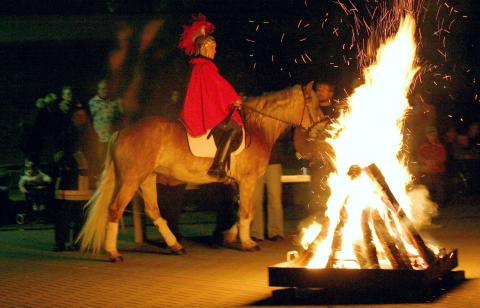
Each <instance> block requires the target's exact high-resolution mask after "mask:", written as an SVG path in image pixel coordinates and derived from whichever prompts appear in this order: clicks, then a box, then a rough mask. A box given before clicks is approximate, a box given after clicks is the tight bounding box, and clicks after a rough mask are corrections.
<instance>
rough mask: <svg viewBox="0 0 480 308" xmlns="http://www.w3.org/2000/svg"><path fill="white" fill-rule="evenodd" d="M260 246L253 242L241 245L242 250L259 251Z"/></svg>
mask: <svg viewBox="0 0 480 308" xmlns="http://www.w3.org/2000/svg"><path fill="white" fill-rule="evenodd" d="M259 250H260V246H259V245H257V244H255V245H248V246H243V245H242V251H259Z"/></svg>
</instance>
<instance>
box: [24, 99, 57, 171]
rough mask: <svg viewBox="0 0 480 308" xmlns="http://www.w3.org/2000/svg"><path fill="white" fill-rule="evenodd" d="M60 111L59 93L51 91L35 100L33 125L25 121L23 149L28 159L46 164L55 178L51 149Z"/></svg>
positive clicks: (47, 169)
mask: <svg viewBox="0 0 480 308" xmlns="http://www.w3.org/2000/svg"><path fill="white" fill-rule="evenodd" d="M57 112H58V101H57V95H56V94H54V93H50V94H48V95H46V96H45V97H43V98H39V99H37V101H36V102H35V112H34V118H33V123H32V125H31V126H30V125H26V124H25V123H23V136H22V138H21V145H20V147H21V149H22V151H23V152H24V154H25V156H26V157H27V160H29V161H31V162H34V163H35V164H40V162H43V163H45V164H46V173H47V174H49V175H50V176H51V177H53V178H55V174H54V170H55V167H54V163H53V160H52V159H53V156H52V155H50V153H49V151H50V150H51V149H52V146H53V143H54V142H53V138H52V134H51V133H50V132H52V131H53V130H55V118H56V113H57Z"/></svg>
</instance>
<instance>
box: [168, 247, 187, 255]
mask: <svg viewBox="0 0 480 308" xmlns="http://www.w3.org/2000/svg"><path fill="white" fill-rule="evenodd" d="M171 250H172V254H173V255H176V256H181V255H184V254H186V253H187V251H186V250H185V248H181V249H177V250H174V249H171Z"/></svg>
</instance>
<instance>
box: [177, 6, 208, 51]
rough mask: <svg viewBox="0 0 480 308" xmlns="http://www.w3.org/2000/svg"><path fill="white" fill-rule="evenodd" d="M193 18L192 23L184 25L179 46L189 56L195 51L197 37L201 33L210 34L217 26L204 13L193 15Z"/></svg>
mask: <svg viewBox="0 0 480 308" xmlns="http://www.w3.org/2000/svg"><path fill="white" fill-rule="evenodd" d="M192 19H193V23H192V25H190V26H189V25H184V26H183V33H182V36H181V38H180V42H179V43H178V47H179V48H181V49H183V50H184V51H185V53H186V54H187V55H189V56H191V55H193V54H194V53H195V39H196V38H197V37H199V36H200V35H210V34H212V33H213V31H214V30H215V26H214V25H213V24H212V23H211V22H209V21H208V20H207V18H206V17H205V15H203V14H202V13H198V15H193V16H192Z"/></svg>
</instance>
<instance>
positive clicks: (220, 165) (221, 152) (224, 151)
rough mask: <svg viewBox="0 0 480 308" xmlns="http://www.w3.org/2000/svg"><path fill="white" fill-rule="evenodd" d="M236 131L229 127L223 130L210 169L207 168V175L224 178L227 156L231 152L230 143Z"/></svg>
mask: <svg viewBox="0 0 480 308" xmlns="http://www.w3.org/2000/svg"><path fill="white" fill-rule="evenodd" d="M237 134H238V132H237V130H235V129H229V130H227V131H225V132H224V136H222V138H221V141H220V142H219V143H218V145H217V152H216V153H215V157H214V158H213V163H212V166H211V167H210V169H208V175H211V176H213V177H216V178H220V179H224V178H225V177H226V176H227V174H226V172H225V167H226V165H227V160H228V157H229V156H230V153H231V152H232V143H233V140H234V139H235V137H236V136H237Z"/></svg>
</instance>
